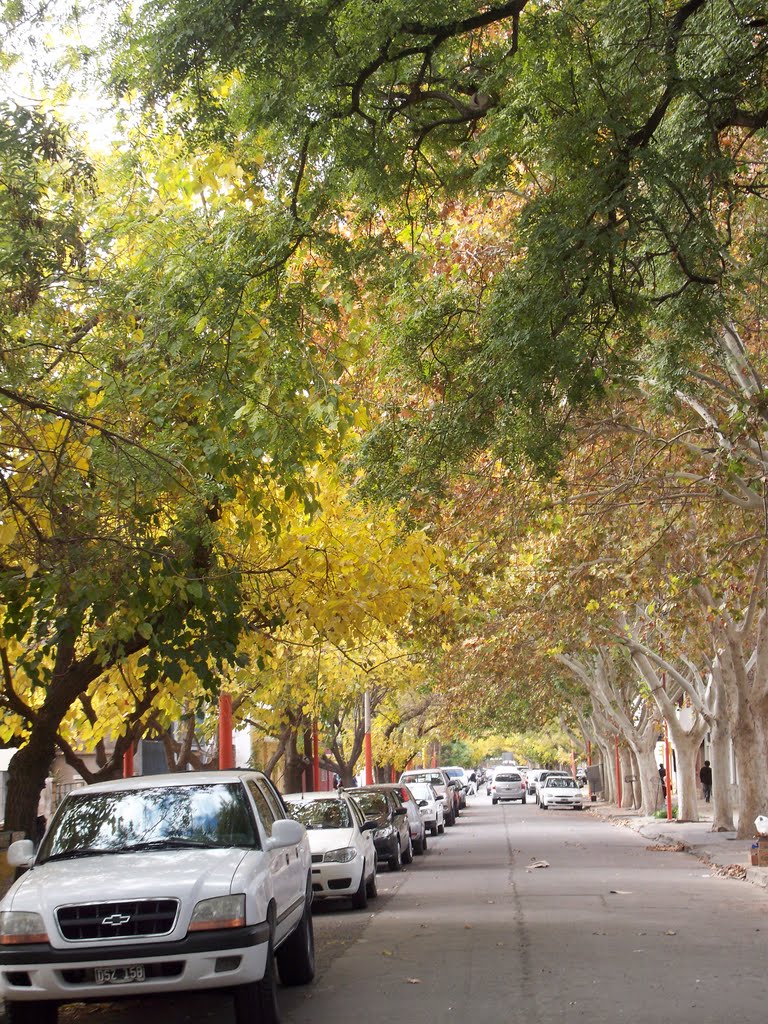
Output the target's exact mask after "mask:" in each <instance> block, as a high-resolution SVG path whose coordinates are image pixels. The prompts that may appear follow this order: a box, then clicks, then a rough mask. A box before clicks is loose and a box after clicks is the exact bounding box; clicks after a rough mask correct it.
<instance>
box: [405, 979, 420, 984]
mask: <svg viewBox="0 0 768 1024" xmlns="http://www.w3.org/2000/svg"><path fill="white" fill-rule="evenodd" d="M405 980H406V981H407V982H408V984H409V985H420V984H421V978H406V979H405Z"/></svg>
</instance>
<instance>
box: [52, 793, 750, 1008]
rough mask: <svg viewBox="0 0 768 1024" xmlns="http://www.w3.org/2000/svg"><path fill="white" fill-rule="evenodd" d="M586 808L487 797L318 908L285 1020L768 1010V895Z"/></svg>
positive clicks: (219, 1002) (219, 1004) (201, 1004)
mask: <svg viewBox="0 0 768 1024" xmlns="http://www.w3.org/2000/svg"><path fill="white" fill-rule="evenodd" d="M654 845H663V844H654V843H652V842H649V840H648V839H647V838H644V837H643V836H641V835H638V834H637V833H635V832H633V831H631V830H630V829H626V828H621V827H617V826H616V825H612V824H610V823H608V822H606V821H602V820H599V819H597V818H595V817H593V816H592V815H591V814H590V813H589V812H588V811H586V812H581V813H579V812H574V811H541V810H539V809H538V807H536V806H535V805H534V804H532V803H529V804H526V805H524V806H521V805H519V804H505V805H499V806H496V807H493V806H492V805H491V803H490V800H489V799H488V798H487V797H485V796H477V797H475V798H474V799H472V800H471V803H470V807H469V808H468V809H467V811H466V812H464V813H463V814H462V817H461V818H460V819H459V822H458V823H457V825H456V826H455V827H454V828H451V829H446V833H445V835H444V836H440V837H437V838H435V839H430V843H429V850H428V851H427V853H426V855H425V856H423V857H418V858H415V860H414V864H413V865H412V866H411V867H409V868H407V869H406V870H404V871H403V872H401V873H390V872H388V871H387V870H386V869H384V870H383V871H382V872H380V874H379V889H380V893H381V895H380V896H379V898H378V899H377V900H375V901H372V902H371V903H370V904H369V908H368V910H367V911H354V910H352V909H351V908H349V907H348V906H347V905H345V904H342V903H339V904H338V905H337V906H336V907H332V906H326V907H321V908H318V910H317V913H316V914H315V932H316V941H317V948H318V967H319V970H318V976H317V979H316V981H315V983H314V984H313V985H310V986H307V987H306V988H302V989H290V990H289V989H282V990H281V992H280V1003H281V1007H282V1009H283V1017H284V1021H285V1024H309V1022H310V1021H311V1022H312V1024H322V1022H327V1024H360V1021H361V1018H362V1019H364V1020H365V1022H366V1024H384V1022H387V1024H391V1022H392V1021H393V1020H398V1021H404V1022H408V1024H410V1022H416V1021H418V1020H428V1021H432V1020H436V1019H439V1020H445V1021H450V1020H453V1021H457V1022H461V1024H500V1022H504V1024H518V1022H519V1024H553V1022H560V1021H568V1022H572V1021H579V1020H585V1021H586V1020H589V1021H590V1022H595V1024H600V1022H609V1021H610V1022H611V1024H616V1022H617V1021H623V1020H626V1021H631V1022H633V1024H646V1022H647V1024H677V1022H686V1024H689V1022H690V1024H694V1022H695V1024H723V1022H724V1021H727V1022H728V1024H742V1022H743V1024H747V1022H750V1024H752V1022H756V1021H762V1020H764V1019H765V1017H766V1007H767V1006H768V984H767V983H766V971H765V961H766V940H768V892H765V891H764V890H761V889H758V888H756V887H754V886H750V885H747V884H746V883H744V882H739V881H734V880H732V879H727V878H722V877H717V876H714V875H711V874H710V873H709V871H708V869H707V867H706V866H705V865H703V864H701V863H699V862H698V861H697V860H696V859H695V858H693V857H690V856H686V855H685V854H680V853H674V852H669V851H666V850H663V849H661V850H659V849H653V848H652V847H653V846H654ZM60 1019H61V1020H62V1021H66V1022H67V1024H85V1022H89V1024H96V1022H97V1024H182V1022H184V1024H188V1022H193V1021H194V1022H214V1021H215V1022H216V1024H231V1021H232V1020H233V1016H232V1010H231V1005H230V1001H229V999H228V997H227V996H225V995H223V994H220V995H216V994H211V995H204V996H194V997H191V996H183V995H180V996H179V997H178V998H177V999H164V1000H155V1001H153V1000H141V1001H135V1002H134V1001H126V1002H124V1003H122V1004H121V1003H118V1002H115V1003H113V1004H110V1005H100V1006H71V1007H67V1008H64V1009H62V1011H61V1013H60Z"/></svg>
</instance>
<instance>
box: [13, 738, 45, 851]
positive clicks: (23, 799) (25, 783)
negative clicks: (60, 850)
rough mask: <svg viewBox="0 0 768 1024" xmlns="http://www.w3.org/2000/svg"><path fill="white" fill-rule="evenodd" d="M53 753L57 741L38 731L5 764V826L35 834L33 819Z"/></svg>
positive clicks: (29, 836) (31, 835) (29, 834)
mask: <svg viewBox="0 0 768 1024" xmlns="http://www.w3.org/2000/svg"><path fill="white" fill-rule="evenodd" d="M55 756H56V743H55V740H54V738H53V736H51V735H43V734H42V733H41V732H40V731H38V733H37V734H35V735H33V736H31V737H30V739H29V742H28V743H27V744H26V746H24V747H22V748H21V750H19V751H17V753H15V754H14V755H13V757H12V758H11V762H10V764H9V765H8V795H7V798H6V804H5V828H6V829H9V830H11V831H14V832H24V833H25V834H26V836H27V837H28V838H32V837H33V836H34V835H35V821H36V819H37V808H38V804H39V803H40V794H41V793H42V791H43V789H44V787H45V780H46V779H47V777H48V775H49V774H50V770H51V764H52V763H53V759H54V757H55Z"/></svg>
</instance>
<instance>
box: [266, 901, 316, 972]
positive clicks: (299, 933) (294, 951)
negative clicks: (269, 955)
mask: <svg viewBox="0 0 768 1024" xmlns="http://www.w3.org/2000/svg"><path fill="white" fill-rule="evenodd" d="M311 898H312V891H311V890H310V891H309V893H307V898H306V902H305V904H304V913H303V914H302V915H301V920H300V921H299V924H298V926H297V928H296V929H295V930H294V931H293V932H292V933H291V934H290V935H289V936H288V938H287V939H286V940H285V942H284V943H283V944H282V946H281V947H280V949H278V951H277V953H276V954H275V956H276V958H277V970H278V972H279V974H280V981H282V983H283V984H284V985H290V986H293V985H307V984H309V982H310V981H312V979H313V978H314V976H315V931H314V927H313V925H312V911H311V909H310V901H311Z"/></svg>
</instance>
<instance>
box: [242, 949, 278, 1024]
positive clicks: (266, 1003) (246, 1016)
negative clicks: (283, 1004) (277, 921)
mask: <svg viewBox="0 0 768 1024" xmlns="http://www.w3.org/2000/svg"><path fill="white" fill-rule="evenodd" d="M234 995H235V1022H236V1024H257V1022H258V1024H280V1010H279V1009H278V1006H277V970H276V965H275V951H274V950H273V948H272V939H271V938H270V940H269V948H268V950H267V963H266V965H265V967H264V977H263V978H262V979H261V981H251V982H248V984H246V985H238V986H237V988H236V989H235V992H234Z"/></svg>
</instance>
